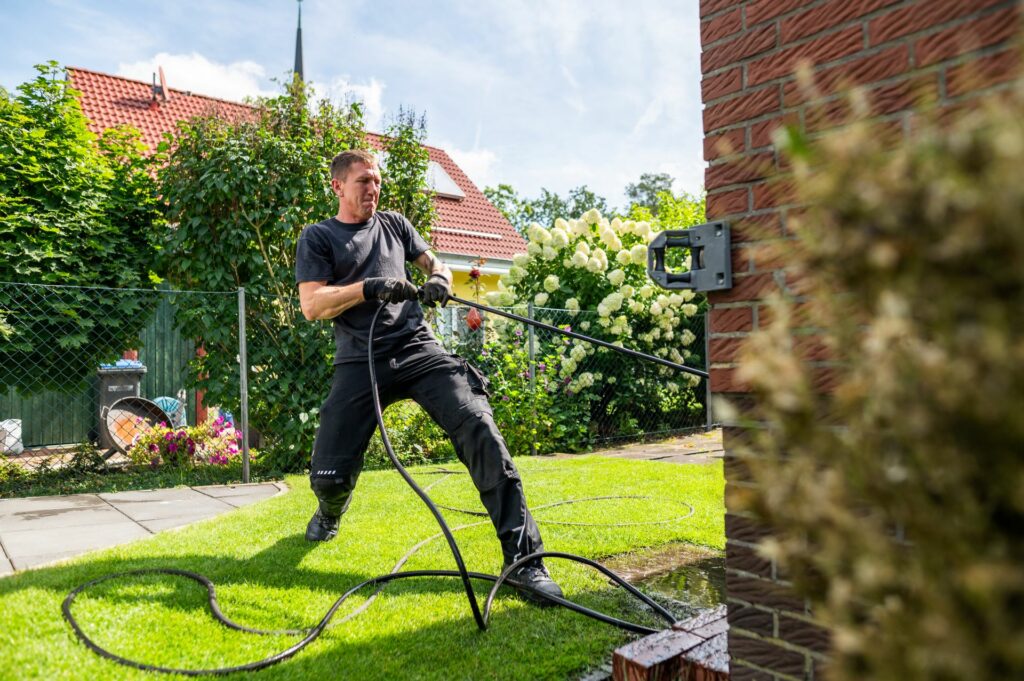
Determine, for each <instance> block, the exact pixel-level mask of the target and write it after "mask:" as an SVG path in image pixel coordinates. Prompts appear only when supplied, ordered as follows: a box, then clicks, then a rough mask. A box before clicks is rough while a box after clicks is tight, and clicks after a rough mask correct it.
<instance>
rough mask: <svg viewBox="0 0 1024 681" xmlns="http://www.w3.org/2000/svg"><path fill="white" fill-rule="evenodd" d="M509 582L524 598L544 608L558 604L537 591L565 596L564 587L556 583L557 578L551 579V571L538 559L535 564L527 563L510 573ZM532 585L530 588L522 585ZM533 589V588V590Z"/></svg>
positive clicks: (507, 564)
mask: <svg viewBox="0 0 1024 681" xmlns="http://www.w3.org/2000/svg"><path fill="white" fill-rule="evenodd" d="M508 566H509V563H506V564H505V567H504V568H502V569H503V570H504V569H506V568H508ZM508 579H509V582H514V584H511V586H512V588H513V589H515V590H516V593H518V594H519V595H520V596H521V597H522V598H523V599H525V600H527V601H529V602H530V603H533V604H534V605H539V606H540V607H542V608H545V607H548V606H552V605H557V603H554V602H553V601H549V600H548V599H546V598H544V597H543V596H539V595H538V594H537V593H535V591H539V592H541V593H543V594H547V595H549V596H557V597H559V598H563V597H564V596H563V595H562V589H561V588H560V587H559V586H558V584H556V583H555V580H553V579H551V573H550V572H548V569H547V568H546V567H544V563H542V562H540V561H537V562H536V563H534V564H530V563H527V564H526V565H520V566H519V567H517V568H516V569H515V570H513V571H512V572H511V573H509V575H508ZM521 586H522V587H530V588H529V589H525V588H520V587H521ZM531 589H532V590H531Z"/></svg>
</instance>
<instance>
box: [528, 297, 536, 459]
mask: <svg viewBox="0 0 1024 681" xmlns="http://www.w3.org/2000/svg"><path fill="white" fill-rule="evenodd" d="M526 316H527V317H529V318H530V319H533V301H532V300H531V301H530V302H528V303H527V304H526ZM528 326H529V328H528V329H527V332H526V333H527V337H526V342H527V346H526V351H527V353H528V356H529V359H530V402H531V403H532V404H533V409H532V418H533V423H532V424H531V426H530V430H531V431H532V432H531V437H530V455H531V456H536V455H537V433H536V431H537V361H536V359H537V357H536V354H537V348H536V343H535V342H534V338H535V337H534V332H533V325H532V324H530V325H528Z"/></svg>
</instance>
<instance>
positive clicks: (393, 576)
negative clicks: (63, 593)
mask: <svg viewBox="0 0 1024 681" xmlns="http://www.w3.org/2000/svg"><path fill="white" fill-rule="evenodd" d="M452 299H453V300H455V301H456V302H460V303H465V304H469V305H472V306H473V307H477V308H479V309H483V310H487V311H491V312H495V313H497V314H502V315H503V316H508V317H511V318H513V319H517V320H520V321H523V322H524V323H529V324H533V325H535V326H539V327H541V328H546V329H548V330H553V331H556V332H558V333H562V334H565V335H571V336H572V337H574V338H581V339H583V340H587V341H590V342H594V343H597V344H599V345H605V346H608V347H609V348H610V349H613V350H618V351H623V348H619V347H617V346H612V345H610V344H606V343H604V342H603V341H598V340H596V339H593V338H589V337H587V336H583V335H582V334H576V333H572V332H567V331H565V330H563V329H558V328H557V327H549V325H546V324H542V323H541V322H537V321H536V320H532V319H528V318H526V317H519V316H518V315H512V314H509V313H503V312H501V311H500V310H495V309H493V308H489V307H487V306H485V305H480V304H477V303H470V302H469V301H464V300H462V299H459V298H454V297H453V298H452ZM382 309H384V306H383V305H381V306H379V307H378V309H377V312H376V313H375V314H374V316H373V319H372V321H371V322H370V333H369V342H368V347H367V354H368V355H369V367H370V382H371V385H372V386H373V391H372V392H373V406H374V412H375V414H376V417H377V425H378V427H379V428H380V435H381V439H382V440H383V442H384V449H385V450H386V451H387V454H388V458H390V459H391V463H392V464H394V466H395V468H396V469H397V470H398V472H399V474H400V475H401V476H402V478H403V479H404V480H405V481H406V483H408V485H409V486H410V487H411V488H412V489H413V491H414V492H416V494H417V495H418V496H419V497H420V499H422V500H423V503H424V504H426V505H427V508H429V509H430V512H431V513H432V514H433V515H434V519H435V520H437V524H438V525H439V526H440V528H441V531H442V533H443V534H444V537H445V539H446V540H447V542H448V547H449V548H450V549H451V552H452V556H453V557H454V558H455V564H456V567H457V568H458V569H457V570H409V571H406V572H392V573H390V574H386V575H380V576H377V577H372V578H370V579H367V580H366V581H363V582H360V583H359V584H356V585H355V586H353V587H352V588H351V589H349V590H348V591H346V592H345V593H344V594H342V595H341V596H340V597H339V598H338V599H337V600H336V601H334V604H333V605H331V607H330V608H329V609H328V610H327V612H326V614H324V616H323V617H322V618H321V619H320V621H319V622H318V623H317V624H315V625H314V626H312V627H309V628H306V629H287V630H276V631H267V630H261V629H252V628H250V627H246V626H243V625H240V624H237V623H235V622H232V621H231V620H230V619H228V617H226V616H225V615H224V614H223V613H222V612H221V610H220V606H219V605H218V604H217V595H216V589H215V588H214V585H213V582H211V581H210V580H209V579H207V578H206V577H204V576H203V575H200V574H198V573H195V572H190V571H188V570H178V569H174V568H155V569H145V570H130V571H126V572H117V573H112V574H109V575H104V576H102V577H99V578H97V579H94V580H92V581H89V582H86V583H85V584H82V585H81V586H79V587H77V588H75V589H74V590H72V591H71V593H69V594H68V595H67V597H66V598H65V599H64V602H63V604H62V605H61V611H62V612H63V614H64V619H66V620H67V622H68V624H69V625H70V626H71V629H72V631H74V632H75V635H76V636H77V637H78V639H79V640H81V641H82V643H84V644H85V646H86V647H87V648H89V649H90V650H92V651H93V652H95V653H96V654H97V655H99V656H100V657H103V658H105V659H108V660H111V661H113V662H117V663H118V664H122V665H125V666H128V667H134V668H136V669H142V670H144V671H151V672H163V673H166V674H182V675H185V676H211V675H223V674H232V673H234V672H246V671H256V670H259V669H263V668H265V667H269V666H271V665H273V664H277V663H278V662H282V661H284V660H287V659H288V658H290V657H292V656H293V655H295V654H296V653H298V652H299V651H300V650H302V649H303V648H305V647H306V646H308V645H309V644H310V643H312V642H313V641H315V640H316V639H317V638H318V637H319V636H320V634H322V633H323V631H324V629H325V628H326V627H327V625H328V623H329V622H330V621H331V619H332V618H333V617H334V615H335V613H336V612H337V611H338V608H340V607H341V605H342V604H343V603H344V602H345V600H346V599H347V598H348V597H349V596H351V595H352V594H354V593H356V592H357V591H359V590H360V589H363V588H364V587H367V586H374V585H376V586H378V587H379V586H383V585H384V584H387V583H388V582H392V581H395V580H398V579H409V578H413V577H459V578H460V579H461V580H462V585H463V588H464V589H465V591H466V598H467V599H468V600H469V607H470V609H471V610H472V612H473V619H474V620H475V621H476V625H477V627H478V628H479V629H480V630H481V631H485V630H486V629H487V621H488V617H489V615H490V612H491V606H492V605H493V602H494V597H495V595H496V594H497V592H498V589H499V588H501V586H502V585H503V584H505V583H509V584H512V585H514V586H516V587H517V588H520V589H523V588H525V589H529V585H526V584H518V583H516V582H515V581H513V580H512V579H510V578H509V574H511V573H512V572H513V571H514V570H516V569H517V568H519V567H520V566H521V565H524V564H526V563H528V562H530V561H532V560H534V559H536V558H561V559H565V560H570V561H574V562H577V563H582V564H583V565H588V566H590V567H592V568H594V569H596V570H598V571H600V572H601V573H603V574H604V575H605V576H607V577H608V578H609V579H611V580H612V581H613V582H615V583H616V584H618V585H619V586H621V587H622V588H623V589H625V590H626V591H627V592H629V593H630V594H631V595H632V596H634V597H635V598H637V599H639V600H640V601H641V602H643V603H644V604H645V605H647V606H648V607H649V608H651V610H653V611H654V612H655V613H656V614H657V615H658V616H659V617H661V618H662V619H664V620H665V621H666V622H667V623H668V624H669V625H672V624H674V623H675V622H676V621H677V620H676V618H675V617H673V616H672V613H670V612H669V611H668V610H666V609H665V608H663V607H662V606H661V605H659V604H658V603H656V602H654V601H653V600H652V599H651V598H649V597H648V596H646V595H644V594H643V593H641V592H640V591H639V590H637V589H636V587H634V586H633V585H631V584H630V583H629V582H627V581H626V580H624V579H623V578H621V577H619V576H618V575H616V574H615V573H614V572H612V571H611V570H609V569H608V568H606V567H604V566H603V565H601V564H600V563H597V562H595V561H592V560H590V559H588V558H584V557H582V556H577V555H573V554H571V553H561V552H558V551H542V552H538V553H532V554H530V555H528V556H523V557H522V558H520V559H519V560H517V561H515V562H514V563H512V564H511V565H509V566H508V567H506V568H505V570H504V571H503V572H502V574H501V575H497V576H495V575H488V574H484V573H480V572H470V571H469V570H467V569H466V565H465V562H464V561H463V560H462V553H461V552H460V551H459V546H458V544H457V543H456V541H455V537H454V535H453V534H452V531H451V529H450V528H449V527H448V524H447V523H446V522H445V520H444V516H442V515H441V511H440V510H439V509H438V507H437V505H435V504H434V502H433V501H432V500H431V498H430V496H429V495H428V494H427V493H426V492H425V491H423V489H422V488H421V487H420V486H419V485H417V484H416V481H415V480H413V478H412V476H411V475H409V472H408V471H406V470H405V467H404V466H403V465H402V463H401V461H399V460H398V456H396V455H395V450H394V449H393V448H392V446H391V440H390V438H389V437H388V431H387V428H385V426H384V415H383V411H382V409H381V405H380V396H379V394H378V392H377V375H376V372H375V370H374V362H373V331H374V328H375V327H376V324H377V318H378V316H379V315H380V312H381V310H382ZM627 352H628V354H635V355H638V356H641V357H642V358H644V359H651V360H655V361H657V362H658V363H659V364H672V363H669V362H667V361H665V360H662V359H661V358H655V357H650V356H647V355H643V353H636V352H635V351H627ZM672 366H673V367H674V368H683V369H687V370H689V372H690V373H698V375H699V374H703V372H699V370H696V369H691V368H690V367H681V365H672ZM704 375H706V374H704ZM577 501H587V500H585V499H580V500H577ZM558 503H571V502H558ZM691 513H692V509H691ZM153 574H160V575H174V576H178V577H185V578H187V579H192V580H194V581H196V582H198V583H200V584H202V585H203V586H205V587H206V592H207V601H208V605H209V608H210V613H211V614H212V615H213V617H214V618H215V619H216V620H217V621H219V622H221V623H222V624H224V625H225V626H226V627H229V628H231V629H235V630H237V631H242V632H246V633H250V634H259V635H276V636H280V635H294V636H302V639H301V640H300V641H298V642H296V643H295V644H294V645H292V646H290V647H288V648H286V649H285V650H282V651H281V652H278V653H275V654H273V655H271V656H269V657H265V658H263V659H262V660H257V661H255V662H249V663H247V664H242V665H236V666H232V667H217V668H212V669H177V668H173V667H163V666H160V665H154V664H147V663H145V662H139V661H138V660H132V659H129V658H126V657H123V656H121V655H117V654H116V653H112V652H110V651H109V650H107V649H105V648H103V647H102V646H100V645H99V644H98V643H96V642H95V641H93V640H92V639H91V638H89V636H88V634H86V633H85V630H83V629H82V627H81V626H80V625H79V623H78V621H77V620H76V619H75V617H74V615H73V614H72V612H71V606H72V604H73V603H74V601H75V598H76V597H77V596H78V595H79V594H81V593H82V592H84V591H86V590H87V589H89V588H90V587H92V586H94V585H96V584H99V583H101V582H106V581H109V580H112V579H117V578H121V577H129V576H136V575H153ZM474 579H477V580H481V581H488V582H492V583H493V584H492V586H491V590H490V592H489V593H488V594H487V599H486V601H485V604H484V609H483V612H481V611H480V605H479V603H478V602H477V598H476V593H475V592H474V591H473V584H472V581H471V580H474ZM531 591H533V592H534V593H536V594H537V595H539V596H541V597H543V598H546V599H547V600H549V601H552V602H554V603H556V604H558V605H561V606H562V607H565V608H568V609H570V610H572V611H574V612H578V613H580V614H582V615H586V616H587V617H591V618H593V619H596V620H598V621H600V622H605V623H607V624H612V625H614V626H617V627H619V628H621V629H625V630H626V631H632V632H635V633H639V634H652V633H655V632H656V631H658V630H657V629H651V628H650V627H646V626H643V625H641V624H636V623H634V622H628V621H625V620H622V619H619V618H617V617H612V616H611V615H606V614H604V613H601V612H598V611H596V610H592V609H590V608H587V607H585V606H582V605H580V604H578V603H573V602H572V601H569V600H566V599H564V598H558V597H555V596H551V595H548V594H545V593H543V592H541V591H536V590H532V589H531Z"/></svg>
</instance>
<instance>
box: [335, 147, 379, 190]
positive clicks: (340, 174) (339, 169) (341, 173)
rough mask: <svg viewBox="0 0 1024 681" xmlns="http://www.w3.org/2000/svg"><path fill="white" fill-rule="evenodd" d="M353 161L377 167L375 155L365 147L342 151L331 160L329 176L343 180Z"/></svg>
mask: <svg viewBox="0 0 1024 681" xmlns="http://www.w3.org/2000/svg"><path fill="white" fill-rule="evenodd" d="M355 163H365V164H366V165H368V166H372V167H374V168H375V167H377V157H376V156H374V155H373V154H372V153H370V152H369V151H366V150H365V149H349V150H348V151H343V152H341V153H340V154H338V155H337V156H335V157H334V160H333V161H331V177H332V178H334V179H335V180H338V181H339V182H344V181H345V177H346V176H347V175H348V169H349V168H351V167H352V165H353V164H355Z"/></svg>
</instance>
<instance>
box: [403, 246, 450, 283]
mask: <svg viewBox="0 0 1024 681" xmlns="http://www.w3.org/2000/svg"><path fill="white" fill-rule="evenodd" d="M412 264H414V265H416V267H418V268H419V269H420V270H422V271H423V272H424V273H425V274H426V275H427V276H428V277H429V276H431V275H434V274H439V275H441V276H442V277H444V278H445V279H447V280H448V284H449V285H450V284H451V283H452V271H451V270H450V269H448V265H445V264H444V263H443V262H441V260H440V258H438V257H437V256H436V255H434V252H433V251H424V252H423V253H421V254H420V256H419V257H418V258H416V259H415V260H413V261H412Z"/></svg>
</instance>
